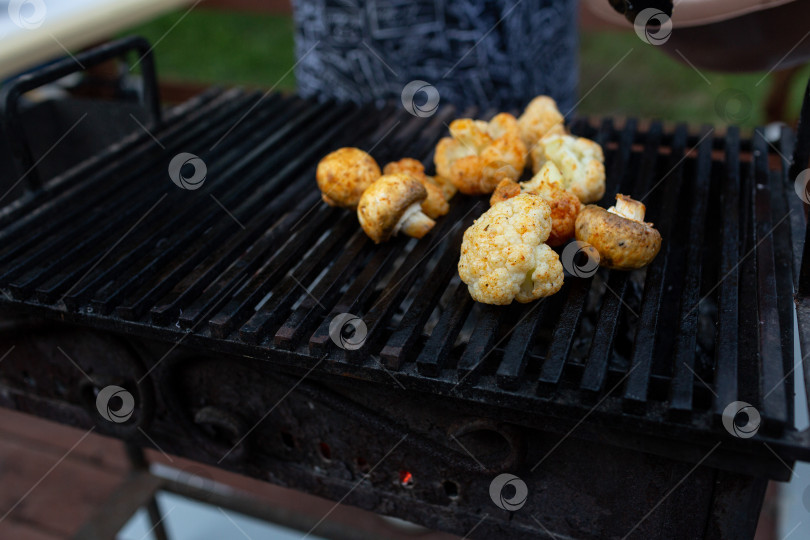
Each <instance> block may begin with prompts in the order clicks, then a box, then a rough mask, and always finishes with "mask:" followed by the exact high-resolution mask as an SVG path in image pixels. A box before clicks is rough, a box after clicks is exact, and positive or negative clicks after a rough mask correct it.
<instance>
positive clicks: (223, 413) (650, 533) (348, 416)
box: [0, 327, 761, 539]
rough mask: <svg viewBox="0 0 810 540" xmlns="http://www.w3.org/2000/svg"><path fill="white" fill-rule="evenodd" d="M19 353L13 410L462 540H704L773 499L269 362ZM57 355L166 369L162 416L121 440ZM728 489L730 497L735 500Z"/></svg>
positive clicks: (44, 342)
mask: <svg viewBox="0 0 810 540" xmlns="http://www.w3.org/2000/svg"><path fill="white" fill-rule="evenodd" d="M34 336H36V339H31V338H32V337H34ZM70 336H74V337H70ZM79 341H84V342H85V343H84V344H81V343H79ZM9 343H13V344H15V345H16V347H15V349H14V354H13V355H10V357H11V356H14V357H15V358H16V359H17V360H15V362H14V363H12V364H9V366H11V368H8V367H6V366H5V365H4V364H5V362H4V363H3V364H0V373H3V374H4V378H3V379H2V383H3V389H2V394H0V395H2V400H3V404H4V405H6V406H13V407H14V408H16V409H18V410H22V411H27V412H31V413H34V414H37V415H38V416H43V417H48V418H53V419H56V420H59V421H61V422H64V423H68V424H72V425H75V426H78V427H82V428H85V429H89V428H90V427H92V426H95V427H96V429H97V430H98V431H101V432H105V433H110V434H113V435H115V436H117V437H121V438H123V439H125V440H127V441H130V442H133V443H136V444H138V445H142V446H152V445H153V442H154V443H156V444H157V445H158V446H159V447H160V448H161V449H162V450H164V451H166V452H168V453H170V454H176V455H181V456H184V457H188V458H191V459H195V460H198V461H201V462H204V463H209V464H212V465H217V466H220V467H223V468H226V469H229V470H232V471H235V472H239V473H242V474H247V475H250V476H253V477H255V478H259V479H262V480H266V481H269V482H273V483H276V484H279V485H283V486H287V487H291V488H295V489H300V490H304V491H306V492H308V493H312V494H315V495H319V496H322V497H327V498H330V499H333V500H341V499H343V498H344V497H346V498H345V500H344V502H346V503H348V504H352V505H355V506H359V507H362V508H366V509H369V510H374V511H376V512H380V513H383V514H387V515H394V516H398V517H401V518H403V519H408V520H411V521H415V522H417V523H421V524H423V525H425V526H427V527H431V528H435V529H440V530H445V531H448V532H454V533H457V534H459V535H464V534H466V533H467V532H469V531H470V530H471V529H473V527H475V531H474V532H473V534H472V535H471V536H470V537H471V538H492V537H498V538H525V537H527V535H531V536H533V537H538V538H542V537H544V536H543V535H544V532H543V529H542V528H540V527H539V526H538V524H537V521H539V522H540V523H542V525H543V527H545V528H546V529H548V531H551V532H552V533H553V534H555V535H563V536H568V537H572V538H593V539H596V538H606V537H623V536H624V535H626V534H627V533H629V532H631V531H632V534H631V536H630V538H662V539H663V538H672V537H673V536H672V535H675V536H676V537H684V538H698V537H702V536H703V535H704V534H705V533H706V532H707V531H705V530H704V527H705V525H706V523H707V522H709V523H715V522H717V523H718V525H717V526H718V527H719V526H721V525H722V526H727V525H724V523H725V521H724V520H725V519H727V518H728V519H730V518H731V516H730V515H727V514H729V513H731V512H732V509H733V512H739V511H740V508H741V507H740V505H739V503H738V502H737V503H734V502H733V501H739V498H740V497H742V496H743V495H745V496H747V497H749V499H750V500H747V501H746V504H745V507H746V508H748V510H749V511H750V512H751V513H753V514H756V513H757V511H758V504H760V500H761V494H759V495H760V499H757V493H758V492H756V491H755V492H752V493H751V494H748V493H749V490H750V489H752V488H751V486H752V485H757V486H758V485H759V484H758V483H757V482H756V481H755V480H754V479H752V478H750V477H746V476H743V475H740V474H732V473H722V481H720V480H718V478H719V477H720V476H719V475H720V473H719V472H718V471H717V470H716V469H714V468H712V467H708V466H705V465H704V466H700V467H697V468H696V469H694V470H693V468H694V465H692V463H690V462H689V461H692V460H693V458H691V457H690V456H683V457H684V458H686V459H687V461H684V460H679V459H671V458H664V457H659V456H655V455H652V454H650V453H647V452H644V451H643V450H639V449H627V448H622V447H619V446H616V445H614V444H612V441H598V440H597V439H596V438H594V437H593V434H592V433H591V434H589V433H587V432H585V433H583V434H580V433H577V434H575V435H573V436H568V437H566V436H565V433H562V432H561V431H557V430H561V429H562V427H560V426H553V427H554V429H553V430H543V429H537V428H536V427H529V426H526V425H523V424H521V423H520V422H516V421H515V419H514V418H509V417H505V418H502V419H499V418H498V415H497V413H495V414H493V413H492V411H485V410H477V409H475V408H470V407H469V406H466V405H465V404H464V403H462V402H460V401H458V400H451V399H435V398H430V396H427V395H424V394H420V393H413V392H409V391H404V390H401V389H397V390H391V389H382V388H380V387H379V385H375V384H369V383H363V382H358V381H346V380H344V379H321V378H319V377H313V378H311V379H309V378H308V379H306V380H304V381H301V382H299V381H300V376H299V375H298V374H296V373H290V372H285V371H283V370H272V371H271V370H268V369H266V367H267V365H268V364H267V363H266V362H263V361H259V360H251V359H245V358H238V357H223V356H217V357H212V356H207V355H204V354H201V353H200V352H199V351H195V350H192V349H186V348H183V347H177V348H175V349H174V350H171V351H170V350H168V348H167V347H166V346H164V345H161V344H158V343H139V344H138V345H137V346H135V347H131V346H127V345H123V344H122V341H121V340H119V339H109V340H106V341H105V340H104V339H103V337H101V336H98V335H96V334H85V335H76V334H75V333H74V332H68V333H65V332H62V331H60V329H59V328H58V327H57V328H52V329H51V330H50V331H45V330H44V329H43V328H40V329H39V331H38V332H37V333H36V334H31V336H27V335H23V336H13V337H10V336H5V337H4V338H3V340H2V346H3V347H5V346H6V345H8V344H9ZM113 343H114V344H113ZM66 346H67V347H66ZM57 347H61V348H62V349H64V350H65V352H68V347H69V350H70V352H72V353H74V354H77V355H78V354H81V355H84V356H86V357H87V358H88V360H84V361H83V363H82V364H81V367H82V369H87V370H90V371H88V375H91V376H101V375H102V374H103V373H104V370H103V369H102V368H101V367H100V365H101V364H103V363H104V361H105V359H109V358H114V359H115V364H114V365H122V366H126V365H128V364H127V362H130V361H132V362H133V363H132V365H133V366H137V367H134V368H133V369H134V371H132V372H131V373H130V377H132V378H135V377H139V376H141V374H142V373H143V370H142V368H140V367H139V362H137V357H135V356H134V355H133V356H132V358H129V357H127V358H126V359H122V357H121V356H118V355H121V354H124V353H123V352H122V351H127V353H126V354H130V355H131V354H132V353H131V352H130V351H133V350H137V351H138V354H143V355H146V356H147V357H151V358H161V357H163V356H164V355H165V359H164V360H163V362H161V363H160V365H158V366H157V367H155V369H154V370H152V371H151V372H150V373H149V375H148V376H147V377H146V379H144V381H143V382H142V383H141V386H137V385H136V386H135V388H141V387H144V388H145V387H150V388H154V392H153V393H150V394H149V396H150V399H152V398H153V399H154V401H153V402H152V403H151V404H150V408H153V413H152V414H150V415H149V416H148V417H144V419H143V420H140V421H138V427H139V428H140V429H138V430H129V431H127V432H123V431H116V430H115V427H116V426H117V425H115V424H111V423H110V422H109V421H106V420H104V419H103V418H101V417H100V416H99V415H98V414H97V413H95V411H94V410H91V409H92V408H93V407H94V405H93V407H87V406H86V404H85V403H84V401H83V400H82V398H81V396H80V390H79V389H80V388H81V387H82V386H83V381H82V379H84V376H83V375H82V374H81V373H80V372H79V369H78V368H77V367H76V366H73V365H72V364H71V363H70V362H69V361H68V360H67V359H66V358H65V356H64V355H62V353H61V352H60V351H59V349H58V348H57ZM99 347H100V348H99ZM116 351H118V352H116ZM94 355H95V358H93V356H94ZM18 362H25V364H26V365H27V366H28V370H27V373H28V375H29V376H31V375H33V376H35V377H40V379H38V383H37V385H36V390H33V389H32V387H31V385H30V382H29V383H26V382H25V381H24V380H16V379H14V378H12V377H8V376H5V374H6V373H7V372H16V371H18V370H19V368H20V366H21V365H20V364H19V363H18ZM77 363H78V362H77ZM110 365H113V364H110ZM56 369H59V370H60V371H58V372H57V373H58V375H59V377H60V379H61V380H64V381H69V383H68V384H69V385H70V387H71V388H72V389H74V390H75V392H64V393H63V394H62V397H61V398H60V399H53V397H51V390H50V389H49V387H48V385H47V384H45V383H46V382H47V380H48V378H47V377H45V378H42V377H44V375H43V373H47V372H51V373H54V372H56V371H55V370H56ZM70 370H72V371H74V372H75V373H70V372H69V371H70ZM126 379H127V377H122V378H113V379H109V380H113V381H115V382H116V383H120V382H124V381H125V380H126ZM136 380H137V379H136ZM296 383H298V384H297V385H296ZM130 387H132V386H130ZM291 387H294V388H295V389H294V390H293V391H292V392H290V388H291ZM140 395H141V394H138V399H139V400H140V399H141V397H140ZM144 395H146V394H144ZM71 396H74V397H71ZM484 415H489V416H484ZM124 425H126V424H124ZM569 429H570V428H569ZM147 435H148V438H147ZM580 435H585V437H584V438H582V437H580ZM150 439H151V441H153V442H151V441H150ZM468 452H469V453H468ZM704 453H705V452H704ZM700 457H703V456H695V458H696V459H700ZM501 472H508V473H511V474H514V475H516V476H518V477H519V478H520V479H521V480H523V481H524V482H526V484H527V486H528V491H529V496H528V499H527V501H526V503H525V505H524V506H523V508H521V509H520V510H518V511H515V512H509V511H507V510H502V509H500V508H498V507H497V506H496V505H495V504H494V503H493V501H492V499H491V498H490V493H489V487H490V483H491V482H492V480H493V478H494V477H495V476H496V475H497V474H499V473H501ZM405 473H407V474H409V475H410V477H409V478H410V480H409V481H408V482H403V479H404V477H405ZM684 477H686V480H685V481H683V482H682V483H681V485H680V486H679V487H678V489H677V490H675V491H674V492H673V493H672V495H671V496H670V497H668V498H667V499H666V500H664V502H663V503H662V504H660V505H659V502H660V501H661V500H662V499H663V498H664V495H666V493H667V492H668V491H669V490H671V489H672V488H673V487H674V486H675V485H676V484H677V483H678V482H680V481H681V479H682V478H684ZM596 479H598V481H595V480H596ZM726 485H728V486H730V487H729V489H731V490H732V493H730V494H728V495H725V496H721V495H722V494H723V493H724V490H725V486H726ZM347 494H348V496H347ZM718 504H719V505H721V506H718ZM654 508H655V510H654V511H653V513H652V514H651V515H650V516H649V517H647V518H646V519H644V520H643V521H641V520H642V518H643V517H644V516H645V514H647V513H648V512H650V511H651V510H653V509H654ZM713 513H717V514H718V517H716V518H713V517H712V516H713ZM484 516H486V518H485V519H483V521H481V520H482V518H483V517H484ZM479 522H480V523H479ZM639 522H640V523H639ZM662 524H663V525H662ZM755 524H756V522H755V521H754V522H753V525H754V526H755ZM476 525H477V527H476ZM729 530H730V531H731V533H733V534H731V533H729V534H726V533H725V532H723V533H722V534H721V535H719V536H710V537H716V538H729V539H730V538H741V537H745V536H739V535H738V533H740V532H741V531H744V530H747V529H746V525H745V524H739V523H737V524H736V525H734V527H733V528H732V529H729ZM750 534H753V529H751V530H750V531H748V535H749V536H750Z"/></svg>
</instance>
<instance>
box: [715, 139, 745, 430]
mask: <svg viewBox="0 0 810 540" xmlns="http://www.w3.org/2000/svg"><path fill="white" fill-rule="evenodd" d="M722 182H723V189H722V191H721V195H720V203H721V205H722V229H721V233H722V235H723V242H722V245H721V252H720V268H719V276H718V277H719V279H721V280H722V281H721V282H720V286H719V287H718V293H717V315H718V321H717V332H716V341H715V342H716V345H715V353H714V364H715V367H714V372H715V377H714V389H715V393H716V397H715V401H714V416H715V420H717V419H719V417H720V415H722V414H723V409H725V407H726V406H727V405H728V404H729V403H732V402H734V401H736V400H737V392H738V390H737V377H738V370H737V358H738V350H737V344H738V335H739V334H738V330H739V327H738V307H739V300H738V294H739V269H738V264H737V261H738V259H739V252H740V250H739V246H740V242H741V241H742V239H741V238H740V215H739V213H740V187H741V184H740V131H739V129H737V128H736V127H730V128H729V129H728V131H727V133H726V158H725V175H724V177H723V178H722Z"/></svg>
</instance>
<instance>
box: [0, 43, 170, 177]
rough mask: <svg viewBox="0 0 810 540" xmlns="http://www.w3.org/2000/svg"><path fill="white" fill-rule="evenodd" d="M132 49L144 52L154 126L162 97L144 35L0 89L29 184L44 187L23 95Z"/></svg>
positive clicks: (2, 110) (0, 111)
mask: <svg viewBox="0 0 810 540" xmlns="http://www.w3.org/2000/svg"><path fill="white" fill-rule="evenodd" d="M130 51H135V52H137V53H139V54H140V65H141V73H142V75H143V101H144V106H145V108H146V109H147V111H148V112H149V116H150V120H149V122H150V125H151V126H156V125H158V124H159V123H160V98H159V94H158V87H157V76H156V74H155V62H154V57H153V56H152V48H151V46H150V45H149V42H148V41H146V40H145V39H144V38H142V37H140V36H129V37H126V38H123V39H119V40H116V41H111V42H109V43H105V44H104V45H100V46H98V47H94V48H92V49H90V50H87V51H83V52H81V53H79V54H77V55H75V56H74V57H66V58H63V59H62V60H59V61H57V62H54V63H52V64H49V65H47V66H43V67H41V68H39V69H36V70H34V71H31V72H29V73H24V74H22V75H19V76H17V77H14V78H13V79H11V80H9V81H8V82H7V83H6V84H5V85H4V86H3V88H2V90H0V116H2V119H3V123H4V126H5V129H6V133H7V135H8V139H9V144H10V145H11V150H12V155H13V157H14V161H15V162H16V164H17V167H18V169H19V172H20V174H21V175H22V176H21V178H23V177H26V176H27V177H28V185H29V187H30V188H31V189H38V188H40V187H42V179H41V178H40V177H39V175H38V174H37V171H36V170H35V169H36V162H35V161H34V157H33V155H32V154H31V148H30V146H29V145H28V141H27V140H26V138H25V131H24V130H23V124H22V119H21V118H20V109H19V101H20V97H21V96H22V95H23V94H24V93H26V92H28V91H30V90H33V89H35V88H39V87H40V86H43V85H45V84H48V83H52V82H54V81H57V80H59V79H61V78H62V77H65V76H66V75H70V74H72V73H77V72H80V71H84V70H86V69H87V68H89V67H93V66H96V65H98V64H101V63H103V62H106V61H108V60H111V59H113V58H118V57H121V56H124V55H125V54H126V53H128V52H130Z"/></svg>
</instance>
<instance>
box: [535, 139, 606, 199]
mask: <svg viewBox="0 0 810 540" xmlns="http://www.w3.org/2000/svg"><path fill="white" fill-rule="evenodd" d="M531 155H532V162H533V163H534V172H538V171H539V170H540V169H541V168H542V167H543V165H545V164H546V162H547V161H551V162H553V163H554V165H556V166H557V168H558V169H560V172H561V173H562V175H563V187H564V188H565V189H567V190H569V191H570V192H571V193H573V194H574V195H576V196H577V197H579V200H580V201H582V202H584V203H589V202H594V201H598V200H599V199H601V198H602V196H604V194H605V165H604V162H605V156H604V153H603V152H602V147H601V146H599V144H597V143H595V142H593V141H591V140H590V139H586V138H584V137H575V136H573V135H546V136H545V137H543V138H542V139H540V140H539V141H537V145H536V146H535V147H534V148H532V151H531Z"/></svg>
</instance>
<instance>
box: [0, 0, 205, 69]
mask: <svg viewBox="0 0 810 540" xmlns="http://www.w3.org/2000/svg"><path fill="white" fill-rule="evenodd" d="M191 1H192V0H0V79H3V78H6V77H9V76H12V75H15V74H17V73H19V72H21V71H25V70H26V69H29V68H31V67H34V66H36V65H38V64H40V63H42V62H46V61H48V60H51V59H53V58H56V57H59V56H64V55H65V54H67V53H66V52H65V49H67V50H70V51H75V50H77V49H80V48H82V47H86V46H88V45H92V44H93V43H97V42H99V41H106V40H108V39H110V38H111V37H112V36H113V35H114V34H115V33H116V32H119V31H121V30H123V29H125V28H129V27H131V26H133V25H135V24H138V23H140V22H143V21H147V20H149V19H152V18H154V17H156V16H157V15H159V14H161V13H163V12H166V11H170V10H172V9H174V8H177V7H179V6H182V5H184V4H191Z"/></svg>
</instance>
